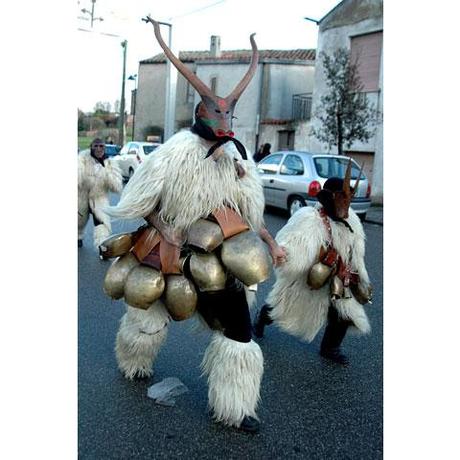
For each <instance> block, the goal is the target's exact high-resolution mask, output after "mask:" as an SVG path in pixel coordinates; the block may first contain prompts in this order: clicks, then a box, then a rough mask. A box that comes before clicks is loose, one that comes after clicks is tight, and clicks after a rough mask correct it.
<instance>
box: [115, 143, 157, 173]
mask: <svg viewBox="0 0 460 460" xmlns="http://www.w3.org/2000/svg"><path fill="white" fill-rule="evenodd" d="M160 145H161V144H159V143H156V142H128V143H127V144H125V145H124V146H123V148H122V149H121V150H120V154H119V155H118V156H117V157H116V160H117V162H118V164H119V165H120V168H121V173H122V175H123V177H124V178H125V179H127V180H129V179H130V178H131V176H132V175H133V174H134V171H135V170H136V169H137V167H138V166H139V165H140V164H141V163H142V162H143V161H144V160H145V158H146V156H147V155H150V154H151V153H152V152H153V151H154V150H155V149H156V148H158V146H160Z"/></svg>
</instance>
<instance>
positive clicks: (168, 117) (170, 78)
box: [158, 21, 179, 142]
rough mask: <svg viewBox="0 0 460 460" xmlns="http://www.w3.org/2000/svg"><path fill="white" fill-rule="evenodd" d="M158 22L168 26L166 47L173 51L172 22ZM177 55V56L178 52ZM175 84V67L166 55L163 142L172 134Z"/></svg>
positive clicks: (174, 114) (174, 110)
mask: <svg viewBox="0 0 460 460" xmlns="http://www.w3.org/2000/svg"><path fill="white" fill-rule="evenodd" d="M158 23H159V24H163V25H165V26H167V27H168V28H169V30H168V32H169V35H168V47H169V49H170V50H171V51H172V52H173V53H174V50H173V44H172V24H169V23H167V22H161V21H158ZM165 57H166V56H165ZM177 57H179V55H178V54H177ZM176 85H177V69H176V67H175V66H173V65H172V64H171V61H170V60H169V59H168V58H167V57H166V104H165V128H164V134H163V142H166V141H167V140H168V139H169V138H170V137H171V136H172V135H173V134H174V122H175V118H176V113H175V112H176Z"/></svg>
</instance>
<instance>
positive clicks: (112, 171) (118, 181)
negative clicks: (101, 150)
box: [104, 159, 123, 193]
mask: <svg viewBox="0 0 460 460" xmlns="http://www.w3.org/2000/svg"><path fill="white" fill-rule="evenodd" d="M104 164H105V182H106V184H107V188H108V189H109V190H111V191H112V192H116V193H120V192H121V191H122V189H123V178H122V176H121V170H120V166H119V165H118V164H116V163H115V162H114V161H113V160H111V159H107V160H105V162H104Z"/></svg>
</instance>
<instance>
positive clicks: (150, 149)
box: [142, 145, 158, 155]
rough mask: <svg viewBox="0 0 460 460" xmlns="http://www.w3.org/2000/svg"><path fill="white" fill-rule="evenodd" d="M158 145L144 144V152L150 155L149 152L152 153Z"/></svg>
mask: <svg viewBox="0 0 460 460" xmlns="http://www.w3.org/2000/svg"><path fill="white" fill-rule="evenodd" d="M157 147H158V146H157V145H144V146H143V147H142V148H143V150H144V153H145V154H146V155H148V154H149V153H152V152H153V151H154V150H155V149H156V148H157Z"/></svg>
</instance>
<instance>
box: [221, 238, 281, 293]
mask: <svg viewBox="0 0 460 460" xmlns="http://www.w3.org/2000/svg"><path fill="white" fill-rule="evenodd" d="M220 256H221V259H222V263H223V264H224V265H225V267H227V268H228V269H229V270H230V272H231V273H233V275H235V277H236V278H238V279H239V280H240V281H242V282H243V283H244V284H245V285H246V286H251V285H252V284H257V283H262V282H263V281H265V280H267V279H268V278H269V277H270V273H271V267H272V261H271V257H270V254H269V253H268V250H267V247H266V245H265V243H264V242H263V241H262V240H261V239H260V238H259V236H258V235H257V234H256V233H254V232H253V231H250V230H247V231H245V232H242V233H239V234H238V235H235V236H232V237H231V238H228V239H227V240H225V241H224V243H223V244H222V251H221V254H220Z"/></svg>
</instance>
